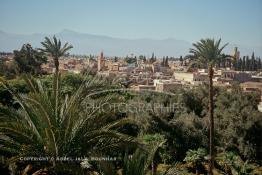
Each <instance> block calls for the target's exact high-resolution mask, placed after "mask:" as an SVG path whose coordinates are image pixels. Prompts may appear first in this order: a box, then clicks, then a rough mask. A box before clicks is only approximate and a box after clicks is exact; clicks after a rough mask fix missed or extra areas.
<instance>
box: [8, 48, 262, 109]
mask: <svg viewBox="0 0 262 175" xmlns="http://www.w3.org/2000/svg"><path fill="white" fill-rule="evenodd" d="M233 55H234V58H235V59H238V58H239V55H240V53H239V51H238V50H237V49H235V50H234V53H233ZM5 58H6V59H7V61H10V55H5ZM59 63H60V64H59V70H60V72H62V73H65V72H72V73H80V72H81V71H83V70H85V69H86V70H90V71H92V72H96V74H97V75H100V76H106V77H109V78H113V79H118V80H119V81H121V82H122V83H123V84H125V86H126V87H129V88H132V89H134V90H138V91H139V90H152V91H158V92H172V91H173V92H174V91H176V90H177V89H178V88H182V87H183V88H184V87H188V88H191V87H194V86H198V85H201V84H203V83H205V82H208V73H207V70H206V69H194V70H188V66H186V65H185V64H183V63H182V64H181V60H179V59H176V60H169V61H168V64H167V65H166V64H165V65H163V64H162V60H161V59H156V61H154V62H150V61H145V60H142V59H137V60H136V62H133V63H129V64H128V63H127V62H126V61H125V59H124V58H119V59H115V58H113V57H105V56H104V54H103V52H101V53H100V55H99V56H97V57H94V58H92V59H91V58H88V59H87V58H86V57H77V56H67V57H62V58H61V59H60V61H59ZM42 69H43V70H44V71H46V72H47V73H52V72H54V70H55V66H54V63H53V60H52V59H49V61H48V63H46V64H43V65H42ZM213 82H214V85H215V86H224V87H229V88H230V87H231V86H232V84H234V83H235V82H238V83H240V87H241V88H242V89H243V90H244V91H246V92H250V91H257V92H259V93H260V95H261V101H262V72H248V71H234V70H231V69H230V68H223V69H221V68H215V69H214V78H213ZM259 108H260V109H261V111H262V103H261V105H260V106H259Z"/></svg>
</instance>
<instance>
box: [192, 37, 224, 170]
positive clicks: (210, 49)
mask: <svg viewBox="0 0 262 175" xmlns="http://www.w3.org/2000/svg"><path fill="white" fill-rule="evenodd" d="M220 42H221V39H219V40H218V41H215V40H214V39H201V40H200V41H199V42H197V43H194V44H193V46H194V48H192V49H190V53H191V54H192V58H193V59H194V60H196V61H197V62H198V63H200V64H205V65H206V66H207V67H208V77H209V124H210V143H209V151H210V163H209V174H210V175H213V171H212V170H213V164H214V143H213V141H214V100H213V98H214V92H213V76H214V70H213V67H214V66H215V65H216V64H217V62H218V61H219V60H220V59H221V58H222V57H224V55H222V51H223V49H224V48H225V47H226V46H227V44H225V45H223V46H222V47H220Z"/></svg>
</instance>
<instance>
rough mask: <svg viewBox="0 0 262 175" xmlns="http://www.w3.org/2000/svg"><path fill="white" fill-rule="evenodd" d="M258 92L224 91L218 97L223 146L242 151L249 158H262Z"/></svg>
mask: <svg viewBox="0 0 262 175" xmlns="http://www.w3.org/2000/svg"><path fill="white" fill-rule="evenodd" d="M257 105H258V95H257V94H256V93H243V92H242V91H234V93H231V92H227V91H221V93H220V95H219V96H218V97H217V100H216V110H215V116H216V120H217V131H216V132H217V134H218V136H219V138H218V139H217V140H218V142H219V145H220V147H221V148H223V150H233V151H237V152H239V153H240V154H241V155H242V156H243V157H245V158H246V159H250V160H261V142H260V138H261V133H262V118H261V116H262V114H261V112H259V111H258V110H257Z"/></svg>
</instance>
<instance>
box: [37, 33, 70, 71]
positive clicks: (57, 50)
mask: <svg viewBox="0 0 262 175" xmlns="http://www.w3.org/2000/svg"><path fill="white" fill-rule="evenodd" d="M41 44H42V46H43V47H44V48H43V49H40V50H41V51H43V52H44V53H47V54H48V55H49V56H51V57H52V58H53V60H54V64H55V71H56V73H58V71H59V60H58V59H59V57H61V56H63V55H65V54H66V52H67V51H68V50H70V49H72V48H73V46H72V45H69V44H68V43H65V44H64V46H63V47H62V45H61V41H60V40H59V39H57V38H56V37H55V36H53V40H52V39H51V38H48V37H45V40H44V42H41Z"/></svg>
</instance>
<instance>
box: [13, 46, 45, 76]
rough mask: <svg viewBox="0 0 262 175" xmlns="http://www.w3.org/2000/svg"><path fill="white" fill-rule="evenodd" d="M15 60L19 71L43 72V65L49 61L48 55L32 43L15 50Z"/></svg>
mask: <svg viewBox="0 0 262 175" xmlns="http://www.w3.org/2000/svg"><path fill="white" fill-rule="evenodd" d="M14 61H15V62H16V64H17V67H18V71H19V73H31V74H39V73H41V72H42V71H41V65H42V64H43V63H46V62H47V57H45V56H44V54H43V53H42V52H39V51H38V50H35V49H33V48H32V46H31V45H30V44H24V45H23V46H22V48H21V49H20V51H18V50H15V51H14Z"/></svg>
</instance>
